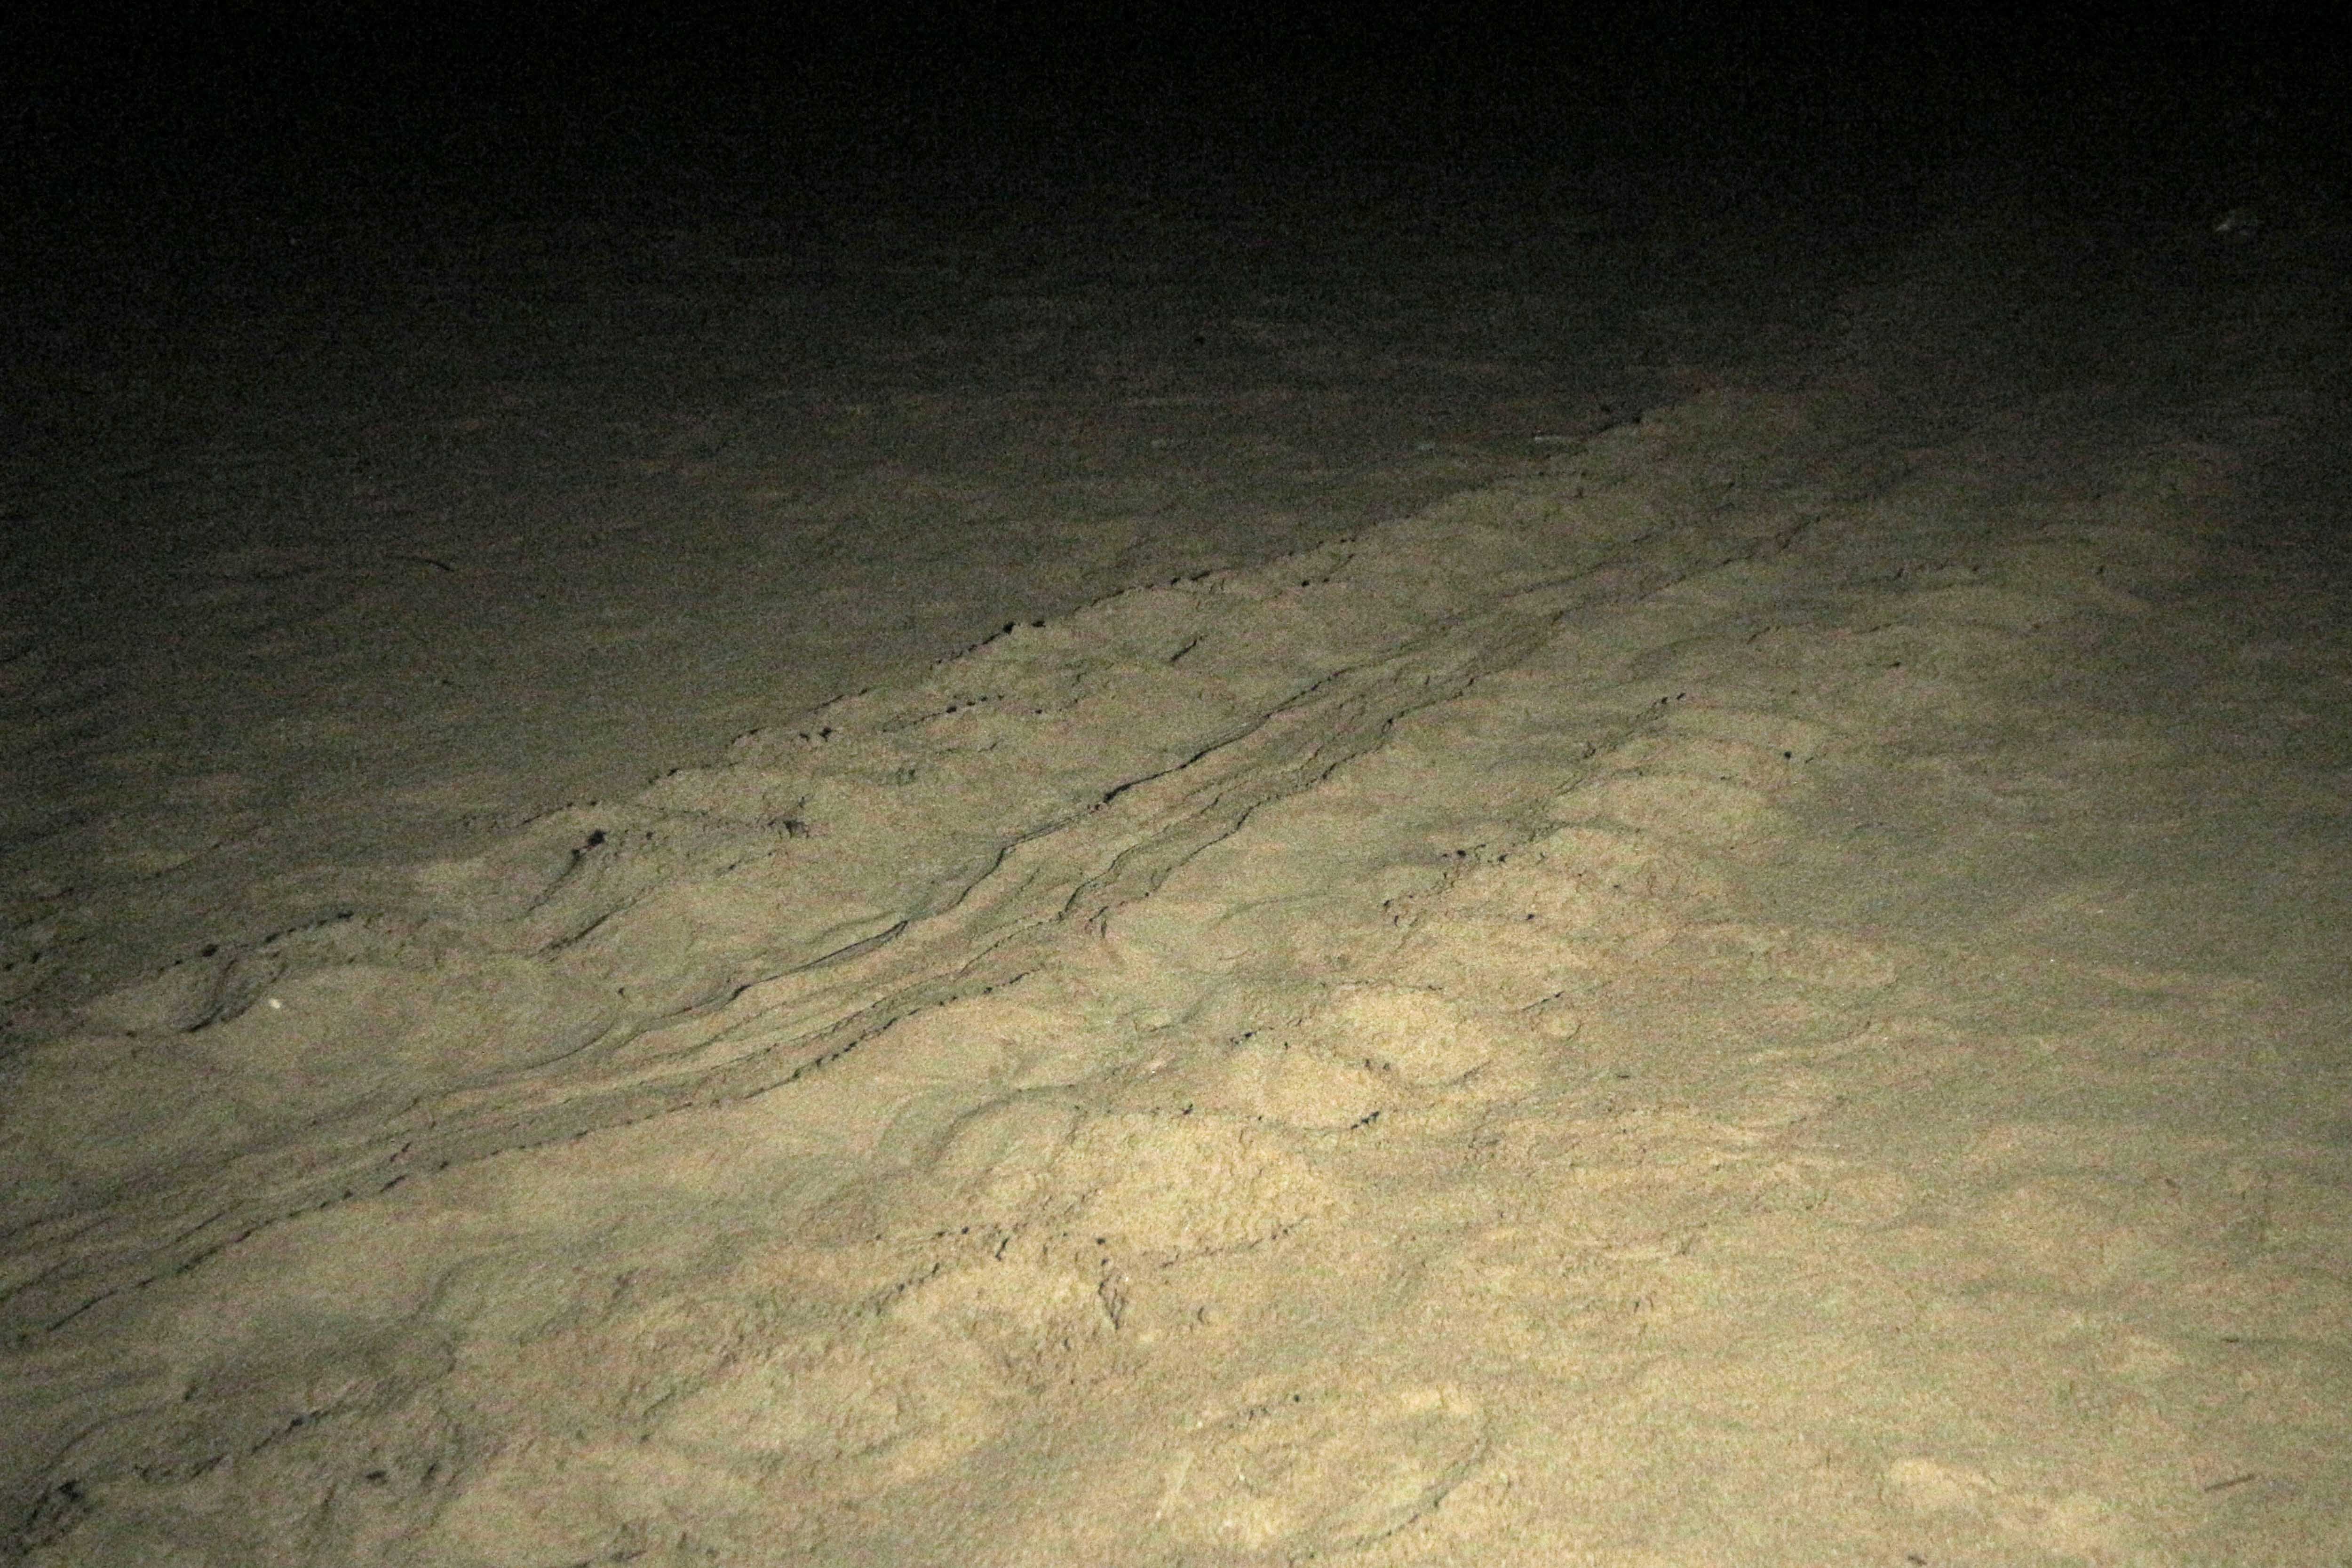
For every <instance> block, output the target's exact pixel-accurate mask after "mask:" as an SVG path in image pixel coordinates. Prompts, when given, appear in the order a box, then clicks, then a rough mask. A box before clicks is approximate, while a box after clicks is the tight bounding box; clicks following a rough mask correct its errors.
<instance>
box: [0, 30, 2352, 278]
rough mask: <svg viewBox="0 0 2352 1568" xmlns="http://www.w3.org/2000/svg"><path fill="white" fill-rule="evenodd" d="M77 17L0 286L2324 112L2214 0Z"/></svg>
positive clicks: (27, 113)
mask: <svg viewBox="0 0 2352 1568" xmlns="http://www.w3.org/2000/svg"><path fill="white" fill-rule="evenodd" d="M746 16H750V17H751V20H746V19H745V17H746ZM2016 16H2025V17H2029V18H2031V20H2029V21H2025V22H2020V21H2018V20H2017V19H2016ZM79 17H80V19H79V21H78V22H76V23H75V24H73V25H72V26H69V27H66V28H62V29H61V28H59V27H58V26H57V25H56V24H55V23H54V22H53V21H52V20H51V19H49V18H47V17H34V16H28V15H26V13H24V12H19V13H18V14H17V15H16V17H15V19H14V20H13V21H0V75H5V80H0V89H5V94H4V95H0V142H5V147H4V148H0V151H5V162H4V163H0V181H5V182H6V184H7V185H8V187H9V188H8V189H7V190H6V191H5V193H0V195H5V200H0V249H5V253H6V256H7V258H8V259H9V261H10V262H11V265H9V266H8V267H7V268H6V269H5V272H0V280H6V281H9V282H10V283H11V286H12V287H21V286H22V285H23V284H24V283H25V281H26V279H45V278H47V277H48V276H49V275H51V274H54V273H55V272H56V271H57V268H58V263H57V260H56V258H57V256H58V246H59V244H60V243H61V242H64V243H69V244H71V245H75V246H79V247H97V248H99V249H104V248H106V247H110V246H112V245H115V244H117V243H118V242H120V243H121V244H126V245H129V244H137V245H143V246H146V247H151V248H155V247H162V246H163V245H165V244H166V243H167V241H166V240H165V239H163V238H161V237H162V236H167V235H172V234H176V233H182V232H197V231H202V232H204V233H206V234H213V233H219V232H225V231H226V230H228V229H231V228H234V227H235V226H251V225H261V226H268V225H272V224H276V223H278V222H279V221H280V220H281V219H282V220H285V221H287V222H289V223H294V224H299V223H300V222H302V221H304V220H306V219H307V218H308V217H310V216H316V215H318V214H320V213H322V212H325V211H328V210H329V209H335V210H340V211H343V212H346V213H348V212H349V211H350V210H351V209H352V207H353V206H354V205H356V204H360V203H363V202H376V203H383V204H397V203H403V202H405V203H407V204H409V205H411V206H412V207H413V208H417V209H424V208H435V207H445V208H447V209H449V210H453V211H454V210H457V209H458V208H466V209H469V210H472V211H476V212H480V211H484V210H492V209H513V210H514V211H515V212H516V214H517V216H530V215H531V212H532V210H533V209H536V210H537V211H539V212H541V213H546V212H549V211H555V212H562V211H567V210H571V209H572V204H577V203H582V202H602V203H604V204H606V205H607V206H608V207H612V206H619V207H630V206H631V204H642V203H643V202H645V201H649V200H659V201H667V202H670V203H672V204H673V205H675V204H677V203H678V202H680V201H682V200H684V199H685V195H684V194H686V193H694V194H695V199H698V200H701V201H703V202H705V203H706V204H708V205H715V206H721V207H723V206H725V205H728V204H730V202H739V201H741V200H745V199H753V198H757V197H761V196H763V195H764V196H766V197H768V198H770V199H773V194H774V193H775V192H776V191H777V190H779V189H780V188H782V186H783V185H785V184H790V183H791V182H792V181H793V180H795V179H798V178H799V177H800V176H803V175H810V174H814V175H818V176H822V177H824V178H826V179H829V180H830V181H831V184H828V185H827V186H826V187H825V188H826V189H829V190H832V191H836V192H838V191H842V190H854V189H855V188H856V186H857V184H858V183H859V182H860V181H872V180H876V179H893V178H900V177H907V176H912V177H917V178H920V177H925V176H928V175H929V174H935V173H938V172H940V171H953V172H955V173H957V174H959V175H961V177H963V178H965V179H966V180H967V181H968V182H969V181H970V180H971V178H972V176H974V175H975V174H977V175H978V176H979V179H980V182H981V185H982V188H985V182H986V181H987V180H988V179H989V178H991V177H992V175H993V174H997V173H1006V174H1017V175H1019V176H1020V177H1021V178H1022V179H1023V180H1024V182H1025V183H1026V184H1028V185H1029V186H1030V187H1031V188H1033V189H1034V186H1035V184H1036V183H1037V182H1038V181H1039V180H1040V179H1043V180H1045V181H1047V182H1049V183H1050V182H1051V181H1053V180H1056V179H1073V180H1077V179H1093V180H1106V179H1108V180H1118V179H1121V178H1124V177H1127V176H1128V175H1129V174H1131V173H1135V172H1138V171H1149V170H1151V169H1155V168H1160V167H1167V166H1171V165H1186V166H1189V167H1190V168H1192V170H1193V171H1195V172H1198V171H1200V170H1202V169H1207V170H1210V171H1216V170H1220V169H1222V170H1226V171H1230V172H1232V174H1234V177H1235V178H1237V179H1246V178H1248V177H1250V176H1251V175H1252V174H1256V173H1265V172H1270V171H1276V170H1289V169H1300V168H1306V169H1312V168H1314V167H1316V166H1318V165H1329V164H1344V163H1350V162H1362V161H1412V162H1416V163H1423V164H1431V163H1435V164H1440V165H1445V166H1451V167H1457V168H1460V169H1462V170H1463V171H1465V173H1474V172H1475V171H1477V170H1479V169H1482V168H1505V167H1510V168H1519V169H1527V168H1533V169H1538V170H1540V169H1546V168H1555V167H1570V168H1572V167H1575V166H1578V165H1584V166H1592V165H1596V164H1601V163H1617V164H1643V163H1646V164H1650V165H1653V166H1657V165H1667V166H1672V165H1676V164H1685V165H1686V164H1690V163H1704V164H1707V165H1710V166H1711V167H1712V169H1713V171H1714V172H1715V173H1716V174H1718V175H1720V174H1723V173H1725V172H1726V171H1730V172H1732V173H1733V174H1734V175H1735V177H1736V178H1741V179H1745V180H1746V181H1747V182H1748V185H1749V186H1750V188H1752V189H1753V190H1754V191H1755V192H1757V193H1759V195H1760V196H1761V197H1762V198H1763V199H1776V198H1775V197H1774V193H1775V192H1777V191H1780V190H1781V189H1784V188H1785V189H1788V190H1790V191H1791V192H1795V191H1796V190H1798V189H1799V188H1801V187H1803V186H1805V185H1807V184H1809V183H1810V184H1811V185H1812V186H1813V187H1815V188H1819V187H1821V186H1823V185H1829V184H1866V183H1868V182H1872V181H1886V182H1890V183H1892V182H1899V181H1901V180H1904V179H1906V178H1913V177H1916V176H1917V175H1918V174H1919V173H1920V171H1922V170H1927V169H1931V168H1932V167H1935V166H1939V165H1942V164H1948V163H1950V162H1952V161H1953V160H1954V159H1956V158H1958V157H1963V156H1967V157H1974V158H1979V159H1983V158H1987V157H1990V158H1996V159H2004V158H2005V159H2011V160H2013V161H2014V162H2016V163H2018V164H2019V165H2021V167H2023V168H2026V169H2029V170H2042V171H2047V172H2048V175H2049V177H2050V178H2051V179H2053V180H2054V181H2057V182H2059V183H2062V184H2069V185H2073V184H2088V183H2096V182H2097V181H2098V180H2101V179H2105V178H2106V176H2107V170H2108V166H2109V165H2111V164H2122V163H2135V162H2137V163H2148V164H2150V165H2151V166H2153V165H2156V164H2160V163H2165V162H2166V161H2170V162H2171V163H2200V162H2201V163H2209V164H2214V165H2221V164H2224V163H2229V162H2231V160H2241V161H2242V160H2245V159H2248V158H2251V157H2252V156H2255V155H2256V154H2259V155H2260V156H2261V157H2263V158H2264V159H2268V160H2271V161H2273V162H2276V161H2279V160H2281V159H2282V158H2284V159H2287V160H2289V161H2292V160H2293V159H2294V158H2300V159H2302V160H2303V161H2304V162H2305V163H2307V164H2311V165H2314V166H2318V167H2323V168H2332V167H2333V166H2334V165H2336V163H2340V162H2341V160H2340V159H2339V158H2338V157H2337V156H2336V148H2337V147H2339V146H2340V145H2342V143H2343V142H2344V140H2345V128H2344V125H2343V124H2342V122H2341V116H2340V111H2339V110H2332V109H2329V108H2327V106H2328V105H2330V104H2332V103H2336V102H2340V101H2342V100H2346V99H2347V98H2352V91H2347V90H2346V89H2345V85H2344V84H2343V83H2341V82H2340V81H2337V80H2335V78H2336V77H2340V76H2341V74H2342V71H2341V67H2340V64H2339V63H2338V62H2337V61H2336V58H2335V56H2334V55H2333V54H2332V53H2331V52H2330V51H2327V50H2325V49H2323V48H2322V47H2320V46H2319V41H2318V38H2317V37H2315V36H2305V35H2299V34H2298V33H2297V31H2296V29H2295V27H2294V26H2292V25H2290V24H2288V23H2285V22H2284V21H2279V20H2275V19H2271V14H2268V13H2263V12H2262V11H2259V10H2256V9H2249V8H2242V7H2239V8H2223V7H2219V6H2215V7H2211V8H2210V9H2207V10H2197V9H2191V8H2189V7H2169V8H2168V7H2166V6H2163V5H2103V6H2084V5H2074V6H2067V5H2042V6H2037V7H2021V8H2019V10H2018V11H2017V12H2016V13H2015V15H2014V16H2011V15H2003V14H1996V13H1993V12H1990V11H1983V12H1969V11H1957V10H1952V9H1948V8H1944V9H1935V10H1931V9H1930V8H1928V7H1913V6H1903V7H1884V8H1875V11H1874V14H1873V15H1871V16H1868V17H1867V18H1866V19H1856V17H1855V16H1851V15H1848V14H1845V13H1843V12H1837V11H1832V10H1828V9H1820V8H1813V7H1807V6H1802V5H1794V6H1790V5H1750V6H1740V7H1732V6H1708V5H1666V4H1646V5H1523V6H1516V7H1507V6H1486V7H1478V6H1453V7H1439V6H1431V7H1427V8H1424V9H1422V10H1420V11H1417V12H1406V11H1402V10H1400V11H1392V12H1391V11H1382V10H1380V9H1378V8H1376V7H1369V6H1346V5H1322V6H1313V5H1272V4H1264V5H1244V4H1234V3H1224V0H1214V3H1212V0H1202V3H1198V4H1191V5H1149V4H1146V5H1133V4H1129V5H1118V6H1113V5H1065V6H1058V7H1055V6H1042V5H1029V6H981V5H964V6H953V5H937V6H924V5H863V6H856V7H852V6H826V5H818V6H794V5H772V6H768V7H764V8H758V9H754V10H751V11H749V12H741V13H726V14H721V13H717V12H711V11H706V10H697V9H694V8H691V7H677V6H661V5H648V6H646V7H645V8H644V10H643V11H642V12H633V11H629V10H625V9H623V8H620V7H617V6H608V7H601V8H585V7H576V6H575V7H565V6H560V5H545V6H542V5H444V6H415V5H411V6H390V5H365V4H361V5H332V6H303V7H297V6H293V5H189V6H184V7H163V6H154V5H138V6H122V7H117V8H115V9H113V10H108V9H106V8H104V7H93V8H90V9H87V10H85V11H83V12H81V13H79ZM1106 17H1110V18H1115V19H1113V20H1105V18H1106ZM2034 177H2035V178H2036V179H2039V178H2041V177H2042V175H2041V174H2036V175H2035V176H2034ZM2173 177H2174V176H2173V175H2171V174H2158V175H2156V176H2153V178H2154V179H2157V180H2167V179H2172V178H2173ZM2147 183H2149V181H2148V180H2145V179H2144V180H2143V181H2142V184H2147ZM810 188H813V187H810ZM634 210H635V212H636V216H646V209H645V208H643V206H642V205H639V206H638V207H636V208H635V209H634ZM679 216H687V215H685V214H680V215H679ZM27 258H31V259H29V260H28V259H27Z"/></svg>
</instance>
